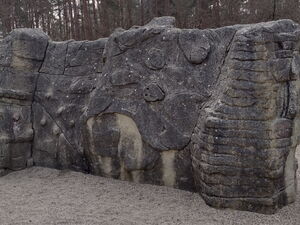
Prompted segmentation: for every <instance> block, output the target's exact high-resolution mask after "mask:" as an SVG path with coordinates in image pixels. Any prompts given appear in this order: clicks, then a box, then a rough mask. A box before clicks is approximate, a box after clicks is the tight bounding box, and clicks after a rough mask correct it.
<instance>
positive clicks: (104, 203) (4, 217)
mask: <svg viewBox="0 0 300 225" xmlns="http://www.w3.org/2000/svg"><path fill="white" fill-rule="evenodd" d="M298 158H299V159H300V152H298ZM299 161H300V160H299ZM297 178H298V181H300V171H298V174H297ZM299 186H300V185H299ZM299 189H300V188H298V197H297V201H296V202H295V203H294V204H291V205H289V206H287V207H284V208H283V209H281V210H280V211H279V212H278V213H277V214H274V215H262V214H257V213H250V212H242V211H234V210H228V209H227V210H217V209H214V208H211V207H209V206H207V205H206V204H205V203H204V201H203V200H202V199H201V197H200V196H199V195H198V194H197V193H191V192H187V191H181V190H176V189H172V188H168V187H159V186H153V185H145V184H135V183H129V182H124V181H118V180H113V179H107V178H102V177H96V176H92V175H88V174H82V173H76V172H71V171H58V170H54V169H47V168H40V167H33V168H30V169H27V170H23V171H19V172H14V173H11V174H9V175H7V176H4V177H1V178H0V225H8V224H9V225H26V224H36V225H43V224H45V225H46V224H47V225H52V224H55V225H58V224H59V225H60V224H61V225H66V224H70V225H77V224H78V225H88V224H89V225H94V224H97V225H98V224H99V225H143V224H151V225H154V224H156V225H173V224H176V225H182V224H186V225H196V224H197V225H198V224H204V225H215V224H220V225H221V224H222V225H223V224H226V225H230V224H245V225H251V224H253V225H262V224H266V225H277V224H278V225H292V224H295V225H299V224H300V202H299V201H300V191H299Z"/></svg>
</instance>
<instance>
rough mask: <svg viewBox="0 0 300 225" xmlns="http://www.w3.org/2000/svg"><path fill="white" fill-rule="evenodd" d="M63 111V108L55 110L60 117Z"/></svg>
mask: <svg viewBox="0 0 300 225" xmlns="http://www.w3.org/2000/svg"><path fill="white" fill-rule="evenodd" d="M64 110H65V108H64V107H59V109H58V110H57V114H58V115H61V114H62V112H63V111H64Z"/></svg>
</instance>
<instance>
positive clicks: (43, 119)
mask: <svg viewBox="0 0 300 225" xmlns="http://www.w3.org/2000/svg"><path fill="white" fill-rule="evenodd" d="M40 124H41V126H45V125H46V124H47V120H46V118H45V117H43V118H42V119H41V121H40Z"/></svg>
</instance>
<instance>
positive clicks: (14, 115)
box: [13, 113, 21, 122]
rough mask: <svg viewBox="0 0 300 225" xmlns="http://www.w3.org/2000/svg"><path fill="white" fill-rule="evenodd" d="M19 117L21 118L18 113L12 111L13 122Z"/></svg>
mask: <svg viewBox="0 0 300 225" xmlns="http://www.w3.org/2000/svg"><path fill="white" fill-rule="evenodd" d="M20 118H21V116H20V114H19V113H14V114H13V120H14V121H15V122H17V121H19V120H20Z"/></svg>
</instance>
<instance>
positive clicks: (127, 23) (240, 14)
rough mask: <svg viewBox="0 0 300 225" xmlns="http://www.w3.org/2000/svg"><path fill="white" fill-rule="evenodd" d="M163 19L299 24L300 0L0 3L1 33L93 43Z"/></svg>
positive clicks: (187, 24) (202, 24)
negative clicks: (27, 31) (24, 30)
mask: <svg viewBox="0 0 300 225" xmlns="http://www.w3.org/2000/svg"><path fill="white" fill-rule="evenodd" d="M164 15H171V16H175V17H176V20H177V26H178V27H180V28H212V27H220V26H225V25H231V24H237V23H256V22H261V21H269V20H275V19H281V18H289V19H293V20H295V21H296V22H300V0H0V35H1V33H2V35H3V36H5V35H7V34H8V33H9V32H10V31H11V30H12V29H14V28H20V27H29V28H41V29H43V30H44V31H45V32H46V33H47V34H48V35H49V36H51V38H52V39H54V40H66V39H75V40H83V39H89V40H93V39H97V38H100V37H106V36H108V35H109V34H110V33H111V32H112V31H113V30H114V29H115V28H117V27H123V28H130V27H131V26H133V25H142V24H145V23H147V22H149V21H150V20H151V19H152V18H153V17H157V16H164Z"/></svg>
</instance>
